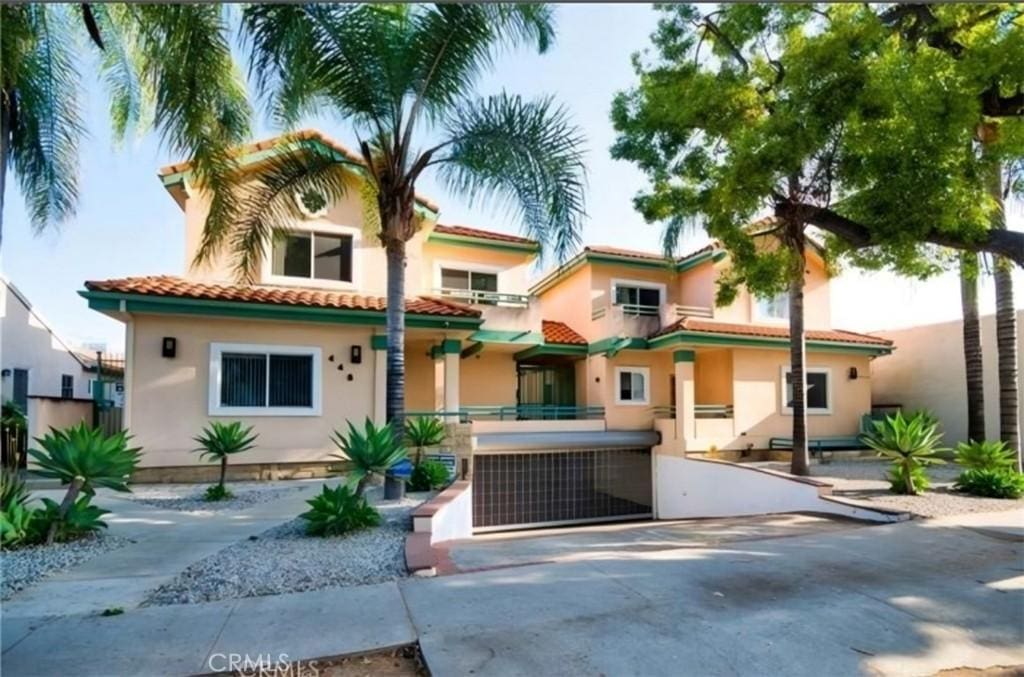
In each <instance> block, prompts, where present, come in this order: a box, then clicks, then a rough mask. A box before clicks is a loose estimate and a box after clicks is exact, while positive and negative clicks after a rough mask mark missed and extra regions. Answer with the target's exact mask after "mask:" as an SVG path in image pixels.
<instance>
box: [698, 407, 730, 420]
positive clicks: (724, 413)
mask: <svg viewBox="0 0 1024 677" xmlns="http://www.w3.org/2000/svg"><path fill="white" fill-rule="evenodd" d="M693 417H694V418H732V405H731V404H695V405H693Z"/></svg>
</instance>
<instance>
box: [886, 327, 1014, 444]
mask: <svg viewBox="0 0 1024 677" xmlns="http://www.w3.org/2000/svg"><path fill="white" fill-rule="evenodd" d="M1022 321H1024V311H1017V325H1018V327H1020V326H1021V322H1022ZM877 333H878V335H880V336H884V337H885V338H888V339H891V340H893V341H895V342H896V350H895V351H894V352H893V354H892V355H888V356H886V357H880V358H878V359H877V360H875V362H874V363H873V364H872V378H871V383H872V388H873V396H874V400H875V402H877V403H881V404H900V405H902V406H903V407H904V408H906V409H911V410H913V409H927V410H929V411H931V412H932V413H933V414H935V416H937V417H938V419H939V421H940V422H941V423H942V427H943V430H944V431H945V437H944V440H943V441H944V444H946V445H948V446H953V445H955V444H956V443H958V442H962V441H964V440H966V439H967V385H966V379H967V376H966V373H967V372H966V369H965V366H964V347H963V346H964V344H963V322H961V321H959V320H956V321H953V322H942V323H938V324H930V325H923V326H919V327H910V328H907V329H898V330H894V331H880V332H877ZM981 337H982V344H981V347H982V353H983V359H984V372H983V373H984V379H985V434H986V437H987V438H989V439H998V438H999V372H998V364H997V359H998V353H997V351H996V327H995V316H994V315H987V316H985V317H983V318H982V321H981ZM1017 342H1018V347H1017V352H1018V354H1020V352H1021V349H1022V348H1024V331H1020V330H1019V329H1018V333H1017ZM1020 406H1021V407H1022V408H1024V400H1021V401H1020ZM1020 415H1021V416H1022V417H1024V412H1022V413H1021V414H1020Z"/></svg>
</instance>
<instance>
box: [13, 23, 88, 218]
mask: <svg viewBox="0 0 1024 677" xmlns="http://www.w3.org/2000/svg"><path fill="white" fill-rule="evenodd" d="M16 13H17V14H19V15H20V16H14V15H15V14H16ZM9 17H10V18H12V19H15V21H13V22H12V23H14V24H15V26H17V25H18V24H21V25H22V26H23V27H25V28H27V29H28V31H27V32H26V33H25V34H23V35H20V36H11V37H8V35H7V32H6V31H7V24H6V20H7V19H8V18H9ZM4 19H5V27H4V40H3V42H4V43H6V44H5V46H4V49H3V52H4V57H5V58H12V59H13V63H9V64H5V67H4V77H5V82H4V90H5V91H4V93H5V94H6V95H7V96H8V97H10V98H11V99H12V101H11V102H10V103H9V104H8V105H10V106H11V107H12V109H13V110H14V111H15V115H13V116H12V117H13V118H14V119H13V120H12V125H11V130H10V135H11V137H10V144H11V145H10V162H11V164H12V166H13V168H14V173H15V175H16V176H17V178H18V182H19V183H20V185H21V190H22V193H23V194H24V196H25V201H26V202H27V203H28V209H29V216H30V218H31V220H32V226H33V227H34V228H35V229H36V230H42V229H44V228H46V227H48V226H51V225H53V224H55V223H58V222H60V221H62V220H64V219H66V218H68V217H69V216H71V215H72V214H73V213H74V211H75V207H76V205H77V202H78V144H79V141H80V139H81V137H82V135H83V134H84V133H85V128H84V126H83V124H82V120H81V114H80V111H79V94H80V89H79V76H78V70H77V68H76V67H75V58H74V44H73V42H72V35H73V31H72V30H71V26H70V16H69V11H68V7H67V6H64V5H23V6H20V7H16V8H10V10H8V8H5V12H4ZM15 40H18V44H13V43H14V41H15ZM15 51H17V52H20V53H17V54H12V53H10V52H15ZM6 78H10V79H6ZM8 83H13V87H11V89H8V87H9V85H8Z"/></svg>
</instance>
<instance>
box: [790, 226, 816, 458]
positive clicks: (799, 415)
mask: <svg viewBox="0 0 1024 677" xmlns="http://www.w3.org/2000/svg"><path fill="white" fill-rule="evenodd" d="M804 240H805V239H804V228H803V224H801V223H799V222H791V223H789V224H788V225H787V226H786V241H787V244H788V245H789V247H790V248H791V249H792V252H793V267H792V270H791V271H790V278H789V363H790V380H791V381H792V384H793V404H792V409H793V458H792V461H791V462H790V466H789V471H790V472H791V473H792V474H794V475H807V474H809V473H810V470H809V466H810V454H809V453H808V449H807V373H806V368H805V357H806V350H805V348H806V346H805V342H804V274H805V273H804V269H805V267H806V254H805V252H804V245H805V241H804Z"/></svg>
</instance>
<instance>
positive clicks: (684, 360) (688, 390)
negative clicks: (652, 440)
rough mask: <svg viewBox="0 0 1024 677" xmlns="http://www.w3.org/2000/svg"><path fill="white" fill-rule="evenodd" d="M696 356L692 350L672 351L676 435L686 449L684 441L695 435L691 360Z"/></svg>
mask: <svg viewBox="0 0 1024 677" xmlns="http://www.w3.org/2000/svg"><path fill="white" fill-rule="evenodd" d="M695 358H696V356H695V355H694V352H693V351H692V350H677V351H675V352H674V353H672V362H673V363H675V376H676V437H677V438H678V439H679V443H680V444H681V445H682V449H681V451H686V442H687V440H691V439H693V438H694V437H696V436H697V435H696V433H697V430H696V428H697V425H696V419H695V416H694V407H693V405H694V384H693V362H694V359H695Z"/></svg>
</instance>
